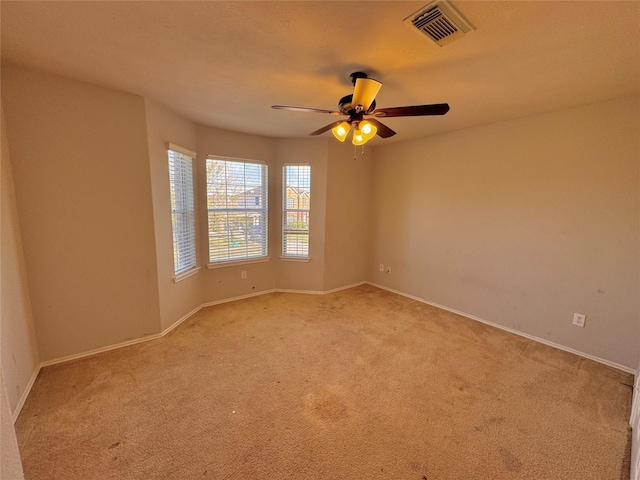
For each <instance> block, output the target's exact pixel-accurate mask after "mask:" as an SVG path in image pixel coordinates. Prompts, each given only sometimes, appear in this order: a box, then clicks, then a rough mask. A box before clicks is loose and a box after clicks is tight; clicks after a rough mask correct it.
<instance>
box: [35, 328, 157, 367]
mask: <svg viewBox="0 0 640 480" xmlns="http://www.w3.org/2000/svg"><path fill="white" fill-rule="evenodd" d="M162 336H163V333H154V334H152V335H145V336H144V337H140V338H134V339H133V340H127V341H125V342H120V343H115V344H113V345H107V346H106V347H100V348H96V349H94V350H89V351H87V352H82V353H74V354H73V355H67V356H65V357H60V358H54V359H53V360H46V361H44V362H41V363H40V367H48V366H50V365H56V364H58V363H65V362H70V361H71V360H77V359H79V358H84V357H91V356H93V355H97V354H98V353H104V352H108V351H110V350H115V349H117V348H122V347H128V346H130V345H135V344H137V343H142V342H148V341H150V340H157V339H158V338H161V337H162Z"/></svg>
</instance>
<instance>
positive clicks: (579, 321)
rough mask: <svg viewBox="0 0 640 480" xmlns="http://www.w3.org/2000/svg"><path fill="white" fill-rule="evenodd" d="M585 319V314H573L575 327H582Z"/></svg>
mask: <svg viewBox="0 0 640 480" xmlns="http://www.w3.org/2000/svg"><path fill="white" fill-rule="evenodd" d="M586 319H587V316H586V315H583V314H581V313H574V314H573V324H574V325H575V326H577V327H584V322H585V320H586Z"/></svg>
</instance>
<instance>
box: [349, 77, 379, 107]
mask: <svg viewBox="0 0 640 480" xmlns="http://www.w3.org/2000/svg"><path fill="white" fill-rule="evenodd" d="M381 87H382V83H380V82H379V81H377V80H374V79H373V78H358V79H356V86H355V89H354V90H353V98H352V99H351V106H352V107H353V108H356V107H357V106H358V105H362V111H363V112H366V111H367V110H369V107H370V106H371V103H372V102H373V101H374V100H375V98H376V95H378V92H379V91H380V88H381Z"/></svg>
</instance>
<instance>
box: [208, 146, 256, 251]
mask: <svg viewBox="0 0 640 480" xmlns="http://www.w3.org/2000/svg"><path fill="white" fill-rule="evenodd" d="M267 187H268V185H267V165H266V164H263V163H255V162H248V161H242V160H228V159H223V158H217V157H209V158H208V159H207V212H208V221H209V261H210V262H211V263H216V262H225V261H231V260H242V259H252V258H260V257H266V256H267V254H268V244H267V238H268V215H267V208H268V196H267Z"/></svg>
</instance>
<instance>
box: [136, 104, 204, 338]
mask: <svg viewBox="0 0 640 480" xmlns="http://www.w3.org/2000/svg"><path fill="white" fill-rule="evenodd" d="M145 110H146V119H147V141H148V143H149V162H150V165H151V190H152V194H153V214H154V225H155V239H156V257H157V258H156V262H157V265H158V291H159V298H160V325H161V328H162V330H166V329H167V328H169V327H170V326H171V325H173V324H174V323H175V322H177V321H178V320H180V319H181V318H183V317H184V316H185V315H187V314H188V313H189V312H191V311H193V309H195V308H197V307H198V306H199V305H200V303H202V302H201V296H202V282H201V279H202V273H203V272H202V271H200V272H199V273H197V274H195V275H193V276H191V277H188V278H185V279H183V280H181V281H180V282H178V283H176V282H174V281H173V278H174V276H175V275H174V265H173V234H172V231H171V195H170V192H169V168H168V158H167V146H166V145H167V142H171V143H174V144H176V145H180V146H181V147H184V148H187V149H189V150H192V151H194V152H195V151H196V148H197V141H196V126H195V124H194V123H192V122H190V121H188V120H185V119H184V118H182V117H181V116H179V115H177V114H175V113H174V112H172V111H170V110H168V109H167V108H165V107H163V106H162V105H159V104H157V103H155V102H153V101H151V100H149V99H145ZM195 163H196V162H195V161H194V183H195V185H194V188H196V190H195V191H194V199H195V198H197V186H198V182H197V178H196V176H195V174H196V168H195V166H196V165H195ZM197 218H198V210H197V208H196V226H197ZM197 234H198V232H196V235H197ZM197 261H198V265H200V266H203V265H204V263H205V262H206V260H203V259H202V258H201V257H200V258H198V259H197Z"/></svg>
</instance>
